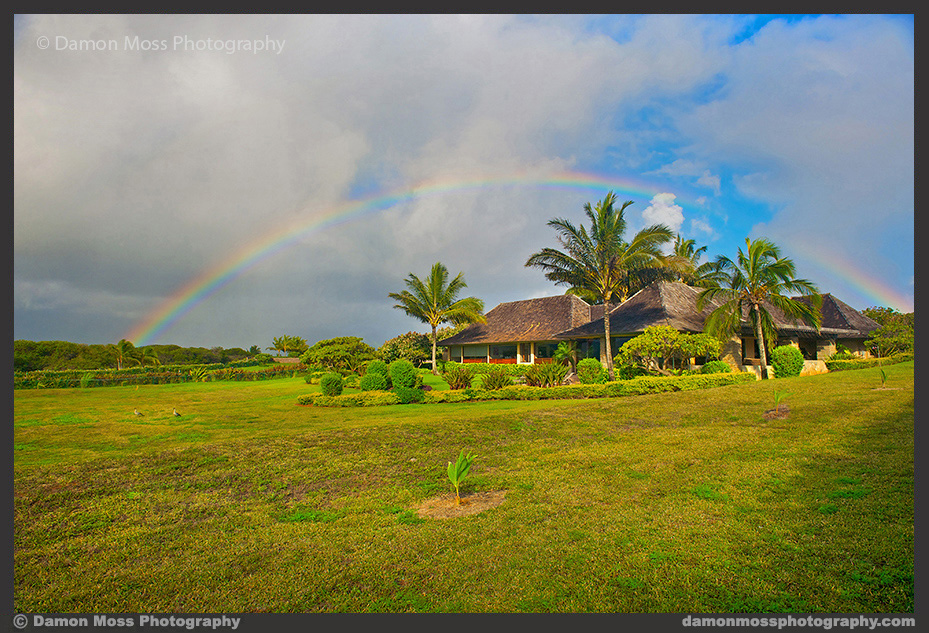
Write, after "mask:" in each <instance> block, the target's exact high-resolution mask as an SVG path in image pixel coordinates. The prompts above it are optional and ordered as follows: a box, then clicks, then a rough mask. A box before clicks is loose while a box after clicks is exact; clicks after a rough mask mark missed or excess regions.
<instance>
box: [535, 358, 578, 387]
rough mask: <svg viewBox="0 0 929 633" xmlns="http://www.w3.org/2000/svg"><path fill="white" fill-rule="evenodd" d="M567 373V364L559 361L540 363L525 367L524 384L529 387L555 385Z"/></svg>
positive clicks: (560, 381)
mask: <svg viewBox="0 0 929 633" xmlns="http://www.w3.org/2000/svg"><path fill="white" fill-rule="evenodd" d="M567 375H568V366H567V365H562V364H561V363H541V364H538V365H530V366H529V367H528V368H527V369H526V373H525V379H526V384H527V385H529V386H530V387H557V386H558V385H560V384H561V383H562V382H564V379H565V376H567Z"/></svg>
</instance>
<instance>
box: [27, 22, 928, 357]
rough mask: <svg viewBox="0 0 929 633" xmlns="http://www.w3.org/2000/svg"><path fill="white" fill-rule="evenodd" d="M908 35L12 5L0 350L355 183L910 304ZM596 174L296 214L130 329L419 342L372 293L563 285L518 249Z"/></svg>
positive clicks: (496, 203)
mask: <svg viewBox="0 0 929 633" xmlns="http://www.w3.org/2000/svg"><path fill="white" fill-rule="evenodd" d="M43 38H45V39H43ZM135 41H144V42H148V43H149V44H148V46H149V50H140V49H139V48H137V47H136V48H134V47H133V46H131V45H130V44H131V43H132V42H135ZM258 42H261V43H262V44H261V45H263V46H268V45H269V43H272V42H273V43H274V46H275V47H278V48H276V49H275V50H262V51H255V50H253V49H254V48H255V44H256V43H258ZM913 43H914V24H913V16H912V15H904V16H897V15H892V16H881V15H846V16H843V15H827V16H779V15H764V16H751V15H681V16H673V15H634V16H623V15H610V16H586V15H570V16H560V15H543V16H506V15H492V16H482V15H460V16H456V15H441V16H429V15H414V16H405V15H396V16H366V15H353V16H339V15H334V16H328V15H327V16H213V15H188V16H120V15H108V16H55V15H41V16H19V17H17V18H16V19H15V20H14V82H13V86H14V90H13V93H14V232H13V251H14V255H13V257H14V271H13V272H14V275H13V277H14V284H13V302H14V338H23V339H30V340H70V341H75V342H82V343H105V342H115V341H116V340H119V339H120V338H122V337H123V336H124V335H125V334H126V333H127V332H131V331H137V330H138V327H139V324H140V323H144V322H146V320H148V319H150V318H151V316H152V315H153V314H156V313H157V312H158V311H159V310H163V309H164V308H165V307H166V306H169V305H170V303H171V301H172V298H174V297H177V296H178V294H179V292H180V291H181V290H182V289H183V288H184V287H185V285H187V284H189V283H191V281H192V280H195V279H197V278H198V277H201V276H202V275H203V274H204V273H205V271H209V270H211V269H214V268H216V267H217V266H220V265H221V264H222V262H224V261H226V260H227V259H228V258H230V257H231V256H235V255H236V254H242V253H246V252H248V249H249V248H254V245H255V244H256V243H257V242H260V240H261V239H262V238H263V237H264V236H269V235H274V234H275V233H276V232H280V231H283V230H285V229H286V228H287V227H290V226H300V225H301V224H304V225H306V226H311V225H312V221H313V218H316V217H325V216H326V215H327V214H330V215H331V214H333V213H335V212H336V211H337V210H339V209H346V208H350V207H351V201H352V200H353V199H356V198H358V197H359V196H372V197H377V196H378V195H379V194H381V193H383V194H386V193H388V192H402V191H404V190H411V189H414V188H416V187H417V186H419V185H421V184H423V183H454V182H466V181H475V180H476V181H481V180H482V179H487V180H490V179H494V178H497V179H501V178H502V179H505V178H506V177H507V176H508V175H513V176H514V177H515V175H517V174H520V175H523V176H525V175H526V174H529V175H531V178H530V179H529V180H534V181H537V182H538V183H544V182H545V181H546V180H547V179H550V178H554V177H555V176H557V175H559V174H564V173H571V174H576V175H578V176H579V177H580V176H592V177H595V178H598V179H600V180H602V181H603V182H604V183H615V184H616V189H617V193H618V194H619V196H620V198H621V199H631V200H633V202H634V204H633V205H632V207H630V209H629V211H628V220H629V223H630V225H631V227H632V228H633V229H637V228H641V227H642V226H644V225H645V224H647V223H650V222H655V221H662V222H665V223H668V224H669V225H671V226H672V227H673V228H675V230H678V231H679V232H680V233H681V234H682V235H683V236H684V237H686V238H693V239H695V240H696V241H697V242H698V244H700V245H704V244H705V245H706V246H707V250H708V253H709V255H710V257H715V256H716V255H717V254H725V255H728V256H730V257H734V256H735V254H736V250H737V249H738V248H739V247H740V246H742V245H743V244H744V240H745V238H746V237H752V238H755V237H760V236H764V237H768V238H770V239H772V240H773V241H774V242H775V243H777V244H778V245H779V246H780V247H781V249H782V251H783V253H784V255H786V256H788V257H791V258H792V259H793V260H794V261H795V263H796V264H797V269H798V275H799V276H802V277H805V278H808V279H810V280H812V281H813V282H815V283H816V284H817V285H818V286H819V287H820V289H821V290H822V291H823V292H831V293H832V294H834V295H835V296H837V297H838V298H840V299H842V300H843V301H845V302H846V303H849V304H850V305H852V306H853V307H856V308H859V309H861V308H865V307H869V306H872V305H889V306H891V307H894V308H897V309H900V310H904V311H911V310H912V309H913V300H914V271H913V256H914V252H913V242H914V229H913V223H914V194H913V192H914V142H913V141H914V139H913V134H914V87H913V86H914V56H913V52H914V46H913ZM43 44H47V45H46V46H43ZM185 47H186V49H185ZM607 190H608V189H607V188H606V186H604V188H603V189H602V191H600V190H595V189H582V188H574V189H572V188H570V187H562V188H552V187H546V186H531V185H526V186H519V187H514V186H510V187H500V186H489V185H488V186H486V187H483V188H478V189H463V188H455V187H448V188H447V189H446V190H445V191H444V193H442V194H441V195H439V194H436V195H430V196H422V197H415V196H414V197H412V198H408V199H406V200H404V201H402V202H400V203H398V204H395V205H393V206H388V207H387V208H381V209H379V210H378V211H377V212H372V213H367V214H363V215H360V216H359V217H356V218H354V219H351V220H349V221H345V222H340V223H336V224H334V225H332V226H330V227H328V228H325V229H323V230H307V231H306V232H305V234H301V235H300V239H298V240H296V241H295V242H294V244H293V245H292V246H290V247H289V248H286V249H283V250H281V251H280V252H276V253H275V254H273V255H270V256H268V257H265V258H262V259H260V261H258V262H257V263H255V264H254V265H252V266H249V267H247V268H244V269H242V270H239V271H237V275H236V276H235V278H234V279H232V280H231V281H230V282H229V283H227V284H226V285H224V286H223V287H222V288H221V289H219V290H217V291H216V292H214V293H212V294H206V295H204V296H203V297H201V300H199V301H197V302H196V304H195V305H192V306H191V307H190V309H189V311H187V312H186V313H185V314H184V315H183V316H182V317H181V318H179V319H177V321H176V322H173V323H172V324H171V326H170V327H168V328H167V329H165V330H164V331H163V332H161V333H160V334H159V335H158V336H157V338H156V339H155V340H150V341H143V342H154V343H175V344H179V345H198V346H205V347H212V346H216V345H220V346H223V347H246V348H247V347H249V346H251V345H259V346H261V347H267V346H270V345H271V339H272V338H273V337H274V336H279V335H281V334H285V333H286V334H291V335H297V336H302V337H304V338H306V339H307V340H308V341H309V342H311V343H312V342H315V341H316V340H320V339H324V338H331V337H333V336H345V335H354V336H362V337H364V339H365V340H366V341H367V342H369V343H371V344H372V345H375V346H377V345H379V344H380V343H382V342H383V341H384V340H385V339H387V338H391V337H392V336H395V335H397V334H401V333H403V332H406V331H409V330H417V331H425V328H424V327H423V326H422V324H419V323H417V322H416V321H414V320H412V319H410V318H409V317H407V316H405V315H404V314H403V313H402V312H400V311H398V310H395V309H393V308H392V302H391V301H390V300H389V299H388V298H387V293H388V292H395V291H399V290H402V289H403V279H404V278H405V277H406V276H407V275H408V274H409V273H410V272H413V273H416V274H418V275H425V274H426V273H427V272H428V271H429V269H430V267H431V266H432V264H433V263H434V262H435V261H442V262H443V263H445V264H446V265H447V266H448V268H449V269H451V270H452V271H453V272H458V271H461V272H463V273H464V274H465V277H466V279H467V282H468V291H469V293H470V294H473V295H475V296H478V297H480V298H482V299H483V300H484V301H485V304H486V307H487V309H490V308H492V307H493V306H494V305H496V304H497V303H499V302H502V301H512V300H517V299H524V298H529V297H533V296H543V295H546V294H557V293H560V292H563V289H562V288H557V287H554V286H552V285H551V284H550V283H549V282H547V281H546V280H545V279H544V277H543V275H542V274H541V272H539V271H537V270H532V269H526V268H525V267H524V266H523V264H524V263H525V261H526V259H527V258H528V257H529V255H531V254H532V253H533V252H535V251H536V250H539V249H540V248H542V247H545V246H554V245H555V243H554V234H553V233H552V231H551V229H550V228H548V227H547V226H546V222H547V221H548V220H549V219H551V218H553V217H567V218H569V219H573V220H575V221H581V220H582V217H583V216H582V213H583V211H582V209H583V205H584V203H585V202H591V203H595V202H596V200H597V199H599V198H600V197H602V196H603V195H604V194H605V193H606V191H607Z"/></svg>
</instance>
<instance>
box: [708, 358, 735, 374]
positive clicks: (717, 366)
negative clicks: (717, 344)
mask: <svg viewBox="0 0 929 633" xmlns="http://www.w3.org/2000/svg"><path fill="white" fill-rule="evenodd" d="M730 371H732V367H731V366H730V365H729V363H727V362H726V361H724V360H711V361H710V362H708V363H704V364H703V366H702V367H701V368H700V373H701V374H722V373H726V372H730Z"/></svg>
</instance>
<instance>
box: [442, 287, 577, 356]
mask: <svg viewBox="0 0 929 633" xmlns="http://www.w3.org/2000/svg"><path fill="white" fill-rule="evenodd" d="M591 307H593V306H591V305H589V304H588V303H587V302H586V301H584V300H583V299H581V298H579V297H577V296H575V295H569V294H564V295H558V296H554V297H540V298H538V299H526V300H524V301H511V302H508V303H501V304H500V305H498V306H497V307H495V308H494V309H493V310H491V311H490V312H488V313H487V314H485V315H484V317H485V319H486V320H487V322H486V323H475V324H472V325H469V326H468V327H466V328H465V329H464V330H462V331H461V332H458V333H457V334H455V335H454V336H450V337H449V338H446V339H442V340H441V341H439V345H442V346H445V347H447V346H449V345H461V344H463V343H513V342H516V341H550V340H555V339H556V338H557V335H558V333H559V332H563V331H565V330H569V329H571V328H575V327H577V326H579V325H582V324H583V323H587V322H588V321H590V309H591Z"/></svg>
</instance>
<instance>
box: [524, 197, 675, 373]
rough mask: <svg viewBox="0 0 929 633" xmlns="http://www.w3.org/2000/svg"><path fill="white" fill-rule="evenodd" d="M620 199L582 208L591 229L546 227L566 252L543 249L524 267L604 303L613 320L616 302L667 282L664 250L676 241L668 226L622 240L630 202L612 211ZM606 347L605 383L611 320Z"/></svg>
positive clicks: (560, 222)
mask: <svg viewBox="0 0 929 633" xmlns="http://www.w3.org/2000/svg"><path fill="white" fill-rule="evenodd" d="M616 203H617V198H616V195H615V194H614V193H613V192H612V191H610V192H608V193H607V195H606V196H605V197H604V198H603V200H600V201H599V202H598V203H597V205H596V207H591V206H590V203H589V202H588V203H586V204H585V205H584V212H585V214H586V215H587V218H588V219H589V220H590V229H589V230H588V229H587V227H585V226H583V225H581V226H580V227H576V226H574V224H572V223H571V222H569V221H568V220H565V219H561V218H555V219H553V220H550V221H549V222H548V225H549V226H551V227H552V228H554V229H555V230H556V231H557V232H558V238H557V239H558V243H559V245H560V246H561V248H562V249H563V250H557V249H554V248H543V249H542V250H541V251H539V252H537V253H534V254H533V255H531V256H530V257H529V259H528V260H527V261H526V266H532V267H536V268H541V269H542V270H543V271H544V272H545V278H546V279H548V280H549V281H553V282H555V283H556V284H560V285H566V286H568V292H570V293H572V294H576V295H578V296H580V297H581V298H584V299H589V300H592V301H594V302H595V303H602V304H603V305H604V307H605V312H604V314H609V312H610V304H611V303H612V302H613V301H614V300H618V301H624V300H626V299H627V298H629V297H630V296H632V294H634V293H635V292H636V291H637V290H638V289H640V288H643V287H645V286H646V285H648V284H649V283H651V282H652V281H654V280H656V279H659V278H663V277H666V276H667V272H666V270H665V269H664V268H663V266H664V265H665V262H666V258H665V256H664V255H663V253H662V252H661V246H662V245H663V244H664V243H665V242H667V241H669V240H670V239H671V237H672V235H673V233H672V231H671V229H670V228H668V227H667V226H665V225H664V224H654V225H652V226H649V227H646V228H644V229H642V230H641V231H639V232H638V233H636V235H635V236H634V237H633V238H632V240H631V241H630V242H626V241H625V240H624V237H623V236H624V233H625V232H626V228H627V225H626V219H625V217H624V212H625V210H626V208H627V207H628V206H629V205H631V204H632V201H631V200H628V201H626V202H624V203H622V207H621V208H620V209H618V210H617V209H614V207H613V205H614V204H616ZM603 329H604V337H605V341H606V357H607V377H608V378H609V380H613V378H614V373H613V354H612V351H611V349H610V344H611V343H610V340H611V338H610V320H609V319H608V318H606V319H603Z"/></svg>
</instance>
